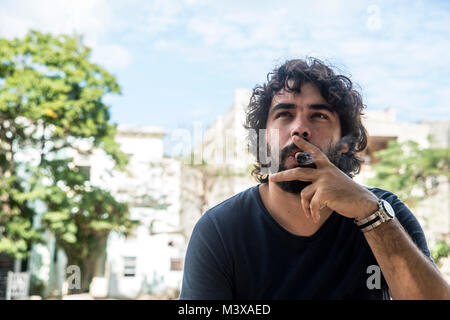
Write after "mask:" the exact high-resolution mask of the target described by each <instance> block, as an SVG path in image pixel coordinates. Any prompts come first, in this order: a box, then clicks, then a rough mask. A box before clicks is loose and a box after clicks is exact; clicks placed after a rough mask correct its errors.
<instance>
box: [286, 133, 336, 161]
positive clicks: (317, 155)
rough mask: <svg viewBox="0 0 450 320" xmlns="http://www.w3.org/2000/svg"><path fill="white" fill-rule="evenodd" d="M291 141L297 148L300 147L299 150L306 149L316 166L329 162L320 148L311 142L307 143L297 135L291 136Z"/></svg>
mask: <svg viewBox="0 0 450 320" xmlns="http://www.w3.org/2000/svg"><path fill="white" fill-rule="evenodd" d="M292 141H293V142H294V144H295V145H296V146H297V147H298V148H300V150H302V151H306V152H307V153H308V154H309V155H310V156H311V157H312V158H313V159H314V163H315V164H316V166H317V168H322V167H325V166H327V165H329V164H330V161H329V160H328V158H327V156H326V155H325V154H324V153H323V152H322V150H320V149H319V148H318V147H316V146H315V145H313V144H312V143H309V142H308V141H306V140H305V139H302V138H300V137H299V136H293V137H292Z"/></svg>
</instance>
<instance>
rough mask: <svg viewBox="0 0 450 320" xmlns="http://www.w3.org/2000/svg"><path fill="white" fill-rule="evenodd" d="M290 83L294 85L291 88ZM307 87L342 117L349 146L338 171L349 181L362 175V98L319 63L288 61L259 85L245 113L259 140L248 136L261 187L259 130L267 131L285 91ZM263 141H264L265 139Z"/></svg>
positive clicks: (247, 124)
mask: <svg viewBox="0 0 450 320" xmlns="http://www.w3.org/2000/svg"><path fill="white" fill-rule="evenodd" d="M289 80H290V84H291V85H289V84H288V81H289ZM305 83H312V84H314V85H316V86H317V87H318V89H319V91H320V93H321V95H322V96H323V97H324V99H325V100H326V101H327V102H328V103H329V104H330V105H332V106H333V107H334V109H335V110H336V112H337V114H338V116H339V119H340V122H341V132H342V137H341V138H342V139H343V140H344V141H345V142H347V143H348V145H349V151H348V152H346V153H344V154H342V155H341V158H340V160H339V164H338V167H339V168H340V169H341V170H342V171H343V172H345V173H346V174H347V175H348V176H350V177H353V176H354V175H355V174H357V173H359V170H360V167H361V163H362V160H361V159H360V158H359V157H358V156H357V153H358V152H361V151H362V150H364V149H365V148H366V146H367V132H366V129H365V128H364V126H363V124H362V122H361V116H362V115H363V113H362V111H363V109H364V105H363V102H362V98H361V95H360V94H359V93H358V92H357V91H356V90H355V89H354V86H353V83H352V81H351V80H350V79H349V78H348V77H346V76H344V75H339V74H336V73H335V72H334V71H333V70H332V69H331V67H329V66H327V65H326V64H325V63H323V62H322V61H320V60H319V59H316V58H307V59H306V60H302V59H295V60H288V61H286V62H285V63H284V64H283V65H281V66H280V67H277V68H275V69H274V71H273V72H270V73H268V74H267V83H266V84H263V85H262V86H261V85H257V86H256V87H255V88H254V89H253V94H252V96H251V98H250V103H249V106H248V109H247V112H246V121H245V124H244V127H245V128H246V129H247V130H248V129H253V130H254V131H253V130H252V131H253V132H256V136H254V135H252V134H251V133H250V134H249V148H250V150H252V153H253V154H254V155H255V156H256V164H255V166H254V169H253V171H252V175H253V176H254V177H255V178H256V179H257V180H258V181H259V182H260V183H266V182H267V181H268V176H267V174H263V173H262V172H261V163H260V159H259V148H258V141H259V139H260V137H259V130H260V129H265V128H266V124H267V117H268V112H269V108H270V105H271V103H272V98H273V97H274V95H275V94H277V93H278V92H279V91H280V90H282V89H285V90H287V91H289V92H300V88H301V86H302V85H303V84H305ZM250 132H251V131H250ZM261 138H262V139H265V137H262V136H261ZM264 143H265V142H264ZM255 153H256V154H255Z"/></svg>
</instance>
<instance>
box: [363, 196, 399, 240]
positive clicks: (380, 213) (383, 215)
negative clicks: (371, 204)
mask: <svg viewBox="0 0 450 320" xmlns="http://www.w3.org/2000/svg"><path fill="white" fill-rule="evenodd" d="M385 211H386V209H385V208H384V207H383V202H382V200H381V199H378V209H377V210H376V211H375V212H374V213H372V214H371V215H370V216H368V217H366V218H364V219H361V220H356V219H355V221H354V222H355V224H356V225H357V226H358V228H359V229H360V230H361V231H362V232H367V231H370V230H373V229H375V228H377V227H378V226H379V225H381V224H383V223H384V222H387V221H389V220H392V219H393V217H391V216H390V215H389V214H388V213H387V212H385Z"/></svg>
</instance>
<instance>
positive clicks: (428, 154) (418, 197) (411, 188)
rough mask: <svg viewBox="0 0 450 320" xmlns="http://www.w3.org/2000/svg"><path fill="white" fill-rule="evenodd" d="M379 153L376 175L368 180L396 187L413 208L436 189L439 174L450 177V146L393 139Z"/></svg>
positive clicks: (371, 183) (370, 182)
mask: <svg viewBox="0 0 450 320" xmlns="http://www.w3.org/2000/svg"><path fill="white" fill-rule="evenodd" d="M430 139H431V138H430ZM376 157H377V158H379V159H380V161H379V162H378V163H377V164H374V165H373V170H374V171H375V173H376V175H375V177H374V178H372V179H370V180H369V184H370V185H374V186H377V187H379V188H382V189H386V190H395V192H396V194H397V195H398V196H399V198H400V199H402V201H404V202H405V203H406V204H407V205H408V206H409V207H411V208H414V207H416V206H417V204H418V203H419V202H420V201H422V200H423V199H425V198H426V197H429V196H430V195H432V194H433V193H435V192H436V190H437V186H438V184H439V179H438V178H439V177H441V176H446V177H450V149H449V148H433V147H429V148H421V147H420V146H419V144H418V143H417V142H415V141H406V142H403V143H400V142H398V141H395V140H392V141H390V142H389V144H388V148H387V149H384V150H380V151H378V152H377V153H376Z"/></svg>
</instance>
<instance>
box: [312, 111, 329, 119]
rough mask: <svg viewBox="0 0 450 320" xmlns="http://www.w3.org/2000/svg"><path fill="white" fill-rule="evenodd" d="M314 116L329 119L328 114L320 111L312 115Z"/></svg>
mask: <svg viewBox="0 0 450 320" xmlns="http://www.w3.org/2000/svg"><path fill="white" fill-rule="evenodd" d="M312 118H319V119H324V120H328V119H329V118H328V116H327V115H326V114H323V113H319V112H316V113H314V114H313V115H312Z"/></svg>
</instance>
